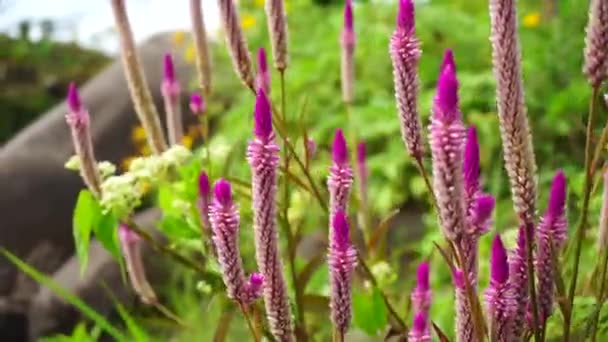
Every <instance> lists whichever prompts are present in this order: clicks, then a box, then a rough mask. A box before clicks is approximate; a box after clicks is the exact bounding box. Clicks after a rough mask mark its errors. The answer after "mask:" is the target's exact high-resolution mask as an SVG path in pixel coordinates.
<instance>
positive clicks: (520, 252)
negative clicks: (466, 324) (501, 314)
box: [508, 225, 530, 341]
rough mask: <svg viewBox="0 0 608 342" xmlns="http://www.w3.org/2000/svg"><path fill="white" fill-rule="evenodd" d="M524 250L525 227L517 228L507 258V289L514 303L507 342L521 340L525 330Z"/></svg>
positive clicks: (526, 282) (527, 304) (525, 287)
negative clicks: (511, 293)
mask: <svg viewBox="0 0 608 342" xmlns="http://www.w3.org/2000/svg"><path fill="white" fill-rule="evenodd" d="M526 255H527V250H526V226H525V225H522V226H521V227H519V231H518V234H517V245H516V246H515V250H514V251H513V254H512V255H511V257H510V258H509V287H510V288H512V289H513V292H514V293H513V296H514V302H515V303H516V305H515V309H514V312H513V313H512V314H511V315H510V317H509V322H508V324H509V331H510V334H511V335H510V338H512V339H510V340H509V341H519V340H521V337H522V334H523V331H524V330H525V328H526V327H525V325H524V323H525V319H524V318H525V317H526V310H527V309H528V306H529V303H530V302H529V297H528V292H529V291H528V290H529V289H528V271H527V270H528V266H527V263H526V258H527V256H526Z"/></svg>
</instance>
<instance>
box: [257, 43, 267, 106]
mask: <svg viewBox="0 0 608 342" xmlns="http://www.w3.org/2000/svg"><path fill="white" fill-rule="evenodd" d="M256 83H257V84H256V85H257V87H258V88H261V89H263V90H264V93H266V95H270V70H268V63H267V62H266V51H265V50H264V48H259V49H258V76H257V82H256Z"/></svg>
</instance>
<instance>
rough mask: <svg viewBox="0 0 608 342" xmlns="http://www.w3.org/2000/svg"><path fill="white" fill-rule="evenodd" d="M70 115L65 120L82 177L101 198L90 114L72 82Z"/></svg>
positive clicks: (70, 87) (68, 100) (69, 95)
mask: <svg viewBox="0 0 608 342" xmlns="http://www.w3.org/2000/svg"><path fill="white" fill-rule="evenodd" d="M67 105H68V109H69V111H68V113H67V114H66V116H65V120H66V122H67V123H68V126H70V131H71V134H72V143H73V144H74V149H75V150H76V155H78V158H79V159H80V175H81V177H82V179H83V180H84V182H85V184H86V185H87V187H88V188H89V190H90V191H91V192H92V193H93V195H95V196H96V197H100V196H101V174H100V173H99V169H98V168H97V159H95V152H94V150H93V141H92V138H91V129H90V119H89V113H88V112H87V111H86V110H85V109H84V108H83V107H82V103H81V101H80V96H79V95H78V89H77V88H76V85H75V84H74V83H73V82H72V83H70V86H69V88H68V97H67Z"/></svg>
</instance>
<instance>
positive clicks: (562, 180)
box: [536, 170, 568, 325]
mask: <svg viewBox="0 0 608 342" xmlns="http://www.w3.org/2000/svg"><path fill="white" fill-rule="evenodd" d="M565 212H566V177H565V176H564V173H563V172H562V171H561V170H559V171H558V172H557V173H556V174H555V176H554V177H553V182H552V184H551V193H550V194H549V204H548V206H547V210H546V211H545V214H544V216H543V217H542V218H541V220H540V223H539V224H538V229H537V230H536V244H537V250H536V267H537V278H538V310H539V316H540V317H539V318H540V321H539V324H541V325H542V324H544V322H545V321H546V320H547V318H549V316H550V315H551V313H552V312H553V294H554V286H553V284H554V269H555V267H556V266H557V265H555V263H554V256H553V254H552V251H553V253H559V251H560V249H561V248H562V246H563V244H564V242H565V241H566V236H567V232H568V228H567V221H566V214H565Z"/></svg>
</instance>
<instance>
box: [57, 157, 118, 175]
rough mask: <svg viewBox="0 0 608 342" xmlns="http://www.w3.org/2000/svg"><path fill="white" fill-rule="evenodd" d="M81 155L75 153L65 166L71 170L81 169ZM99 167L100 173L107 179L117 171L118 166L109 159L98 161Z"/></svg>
mask: <svg viewBox="0 0 608 342" xmlns="http://www.w3.org/2000/svg"><path fill="white" fill-rule="evenodd" d="M80 166H81V163H80V157H79V156H78V155H76V154H75V155H73V156H71V157H70V159H68V161H67V162H65V164H64V167H65V168H66V169H68V170H71V171H80ZM97 168H98V169H99V173H100V175H101V178H102V179H106V178H108V177H110V176H112V175H113V174H114V173H116V166H115V165H114V164H112V163H110V162H109V161H102V162H99V163H97Z"/></svg>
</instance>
